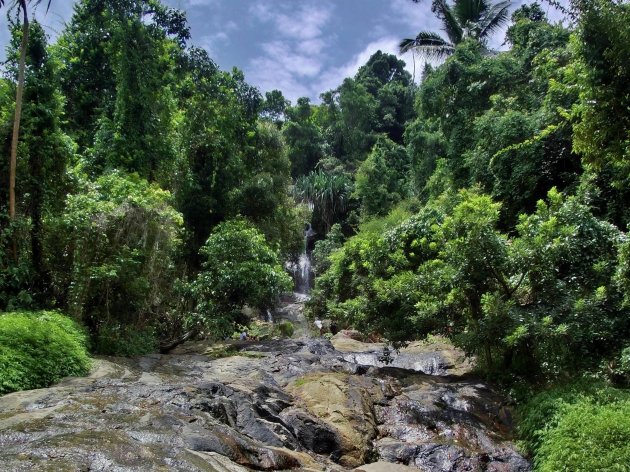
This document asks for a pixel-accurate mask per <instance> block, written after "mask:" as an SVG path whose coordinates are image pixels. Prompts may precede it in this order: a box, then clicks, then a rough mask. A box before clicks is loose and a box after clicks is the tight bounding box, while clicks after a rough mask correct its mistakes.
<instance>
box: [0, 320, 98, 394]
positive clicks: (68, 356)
mask: <svg viewBox="0 0 630 472" xmlns="http://www.w3.org/2000/svg"><path fill="white" fill-rule="evenodd" d="M89 369H90V359H89V357H88V354H87V349H86V337H85V334H84V333H83V331H82V330H81V329H80V328H79V326H78V325H77V324H76V323H75V322H74V321H73V320H71V319H70V318H68V317H66V316H63V315H61V314H59V313H55V312H50V311H38V312H13V313H5V314H2V315H0V394H5V393H9V392H13V391H16V390H29V389H33V388H42V387H47V386H49V385H51V384H53V383H54V382H57V381H58V380H60V379H62V378H63V377H66V376H69V375H76V376H78V375H85V374H87V373H88V371H89Z"/></svg>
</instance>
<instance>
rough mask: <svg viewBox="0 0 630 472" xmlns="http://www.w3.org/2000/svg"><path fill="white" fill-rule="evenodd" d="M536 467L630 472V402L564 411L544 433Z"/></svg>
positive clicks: (550, 471) (551, 471)
mask: <svg viewBox="0 0 630 472" xmlns="http://www.w3.org/2000/svg"><path fill="white" fill-rule="evenodd" d="M535 464H536V470H538V471H540V472H559V471H567V472H569V471H570V472H582V471H583V472H590V471H593V470H608V471H628V470H630V401H624V402H619V403H612V404H609V405H594V404H592V403H590V402H589V401H587V400H582V401H580V402H578V403H576V404H574V405H570V406H567V407H565V408H563V409H562V411H561V413H560V417H559V420H558V424H557V425H556V426H555V427H554V428H551V429H549V430H548V431H546V432H545V433H544V434H543V441H542V443H541V445H540V448H539V449H538V454H537V455H536V461H535Z"/></svg>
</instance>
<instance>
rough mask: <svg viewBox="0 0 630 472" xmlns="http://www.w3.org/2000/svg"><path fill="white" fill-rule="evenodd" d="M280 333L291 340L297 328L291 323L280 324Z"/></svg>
mask: <svg viewBox="0 0 630 472" xmlns="http://www.w3.org/2000/svg"><path fill="white" fill-rule="evenodd" d="M278 331H279V332H280V334H281V335H282V336H284V337H285V338H290V337H291V336H293V333H294V332H295V327H294V326H293V323H291V322H290V321H283V322H282V323H279V324H278Z"/></svg>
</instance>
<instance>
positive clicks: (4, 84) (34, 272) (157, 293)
mask: <svg viewBox="0 0 630 472" xmlns="http://www.w3.org/2000/svg"><path fill="white" fill-rule="evenodd" d="M53 1H54V0H53ZM414 1H415V0H414ZM424 2H425V3H426V4H423V3H422V2H416V3H419V5H417V7H418V8H427V9H428V8H429V0H424ZM10 3H11V2H7V4H6V5H5V4H4V2H0V5H2V7H3V8H2V10H1V11H3V12H4V10H8V11H9V18H10V19H11V22H10V24H11V34H12V40H11V44H10V45H9V47H8V50H7V62H6V63H5V65H4V68H3V72H4V74H3V77H2V79H0V143H1V146H0V148H1V150H2V153H3V155H4V156H6V158H5V159H1V160H0V175H1V176H2V178H1V185H0V311H3V312H6V313H5V314H2V315H0V322H1V321H3V320H9V318H10V317H14V321H13V322H7V323H5V324H6V325H7V326H8V328H3V327H2V326H3V325H2V324H1V323H0V332H2V329H6V330H11V329H15V330H16V332H17V333H18V334H17V335H16V336H23V335H25V333H27V332H29V331H31V332H33V333H35V334H34V336H45V333H44V332H45V330H42V333H44V334H42V333H39V331H37V330H33V329H32V328H29V327H28V326H30V325H29V323H32V320H33V317H35V318H38V319H45V320H46V321H47V322H54V320H55V319H57V317H61V315H59V314H56V313H51V312H50V310H54V311H59V312H61V313H64V314H65V315H67V316H68V317H70V318H71V319H72V320H73V321H70V320H66V321H62V323H69V324H68V325H67V330H68V332H69V333H71V334H69V336H71V338H72V339H71V342H72V343H73V344H72V346H71V348H72V349H71V350H72V352H73V353H76V358H77V359H78V361H77V363H76V365H75V366H73V369H72V370H71V371H69V372H66V373H63V372H60V373H59V375H57V376H56V377H54V378H47V379H45V380H43V381H40V380H37V379H36V380H33V379H29V380H28V381H27V380H21V379H22V377H20V376H21V375H26V374H23V373H21V372H22V371H23V370H24V367H23V364H24V363H23V362H22V357H21V356H24V355H31V354H32V353H31V354H29V353H26V354H25V353H24V352H22V351H21V350H20V349H21V348H20V343H14V344H10V343H8V341H7V342H6V345H0V393H3V392H8V391H12V390H17V389H21V388H30V387H36V386H43V385H45V384H47V383H50V382H52V381H55V380H57V379H58V378H59V377H60V376H63V375H65V374H68V373H72V374H77V373H81V372H85V371H86V368H87V367H86V361H85V358H84V354H83V352H82V351H81V349H85V347H86V346H89V349H90V350H91V352H93V353H95V354H113V355H137V354H143V353H147V352H154V351H156V350H158V349H159V348H160V346H162V347H165V346H168V345H170V344H172V343H177V342H179V341H182V340H184V339H189V338H191V337H195V336H210V337H213V338H216V339H219V338H223V337H225V336H228V335H230V334H232V332H234V330H235V326H236V325H237V324H239V323H242V324H245V323H246V320H245V321H244V318H243V317H244V314H243V310H242V309H243V307H244V306H249V307H251V308H253V309H255V310H258V311H259V312H261V313H264V312H266V310H267V309H270V308H272V307H273V306H274V304H275V303H276V302H277V301H278V299H279V297H280V295H281V294H282V293H284V292H287V291H291V287H292V280H291V277H290V273H289V271H288V270H287V267H288V266H289V265H290V264H289V263H290V262H291V261H296V260H297V258H298V256H299V254H300V253H301V252H302V251H303V250H304V228H305V225H308V224H311V225H312V230H313V232H314V233H315V238H314V239H315V240H316V242H315V244H314V249H313V250H312V258H313V267H314V272H315V275H316V279H315V280H316V283H315V288H314V290H313V292H312V294H311V299H310V301H309V302H308V303H307V313H308V315H309V316H311V317H312V318H320V319H330V320H332V322H333V323H334V324H335V325H337V326H338V327H340V328H353V329H358V330H360V331H361V332H363V333H365V334H369V335H372V336H375V337H379V338H381V339H383V340H385V341H386V342H387V343H388V345H389V346H390V347H393V348H394V349H396V348H400V347H401V346H403V345H405V343H406V342H409V341H413V340H419V339H424V338H426V337H427V336H436V335H440V336H444V337H446V338H448V339H450V341H452V342H453V343H454V344H455V345H456V346H458V347H460V348H462V349H463V350H464V351H465V352H466V353H467V354H468V355H470V356H471V357H472V358H474V359H476V363H477V366H478V367H477V369H478V372H479V374H480V375H483V376H485V377H487V378H490V379H492V380H493V381H495V382H497V383H499V384H500V385H502V387H503V388H504V389H505V390H506V391H509V392H510V393H511V394H512V395H513V396H514V398H515V399H516V400H517V401H519V402H520V403H521V405H522V409H521V412H522V416H523V426H522V430H521V432H522V438H523V440H524V448H525V449H526V450H527V451H529V452H530V453H537V454H538V455H537V456H536V457H537V459H536V466H537V467H538V469H539V470H545V471H547V470H549V471H553V470H578V469H576V468H572V466H570V465H568V466H567V465H566V464H570V462H568V461H570V460H575V461H577V462H576V463H578V462H580V463H581V465H580V467H586V468H583V469H580V470H596V469H597V467H600V466H601V467H604V468H602V469H601V470H628V469H627V468H624V467H627V464H628V462H630V450H629V449H628V441H629V440H630V423H629V420H628V418H627V415H625V416H624V415H623V414H622V412H623V411H627V409H628V405H630V396H628V393H627V390H625V388H626V387H628V383H629V382H630V293H629V289H630V241H628V237H627V234H626V232H627V229H628V224H629V223H630V191H629V189H630V186H629V183H630V182H629V180H628V179H629V177H630V95H629V92H628V91H629V90H630V6H629V5H628V3H627V2H625V1H621V0H571V2H570V4H569V5H568V7H566V10H565V11H564V14H565V17H566V20H565V22H564V23H563V24H552V23H550V22H549V21H548V20H547V18H546V15H545V12H544V11H545V9H543V8H542V7H541V6H540V5H539V4H537V3H531V4H526V5H523V6H521V7H520V8H518V9H517V10H516V11H514V13H513V14H512V15H511V18H510V17H509V16H508V13H507V12H508V7H509V4H508V3H497V4H496V5H493V4H492V3H487V2H485V1H484V2H472V1H470V0H456V1H455V2H454V3H450V2H446V1H445V0H434V1H433V2H432V11H433V13H434V14H435V15H436V16H437V17H438V18H439V19H440V20H441V21H442V22H443V24H444V32H445V34H446V37H443V36H440V35H439V34H437V32H420V34H419V35H418V37H417V38H413V39H406V40H403V38H401V41H402V42H401V52H406V51H413V52H414V58H415V60H416V61H417V62H418V64H420V63H422V64H424V61H423V59H426V58H428V59H430V61H429V62H427V63H426V65H424V67H423V68H420V67H418V77H415V78H414V77H412V75H411V74H410V73H409V72H407V70H406V68H405V64H404V62H403V61H402V60H401V59H400V58H399V57H397V56H394V55H390V54H386V53H383V52H381V51H379V52H377V53H375V54H374V55H372V57H371V58H370V59H369V61H368V62H367V63H366V64H364V65H363V66H362V67H361V68H360V69H359V70H358V72H357V73H356V74H355V75H354V77H348V78H346V79H345V80H344V81H343V83H341V84H339V86H338V87H337V88H335V89H333V90H329V91H326V92H324V93H322V95H321V97H320V102H318V103H312V102H311V101H310V100H309V99H308V98H306V97H304V98H300V99H298V100H297V102H296V103H294V104H293V103H290V102H289V101H288V100H287V99H285V97H284V96H283V94H282V91H280V90H274V91H271V92H266V93H264V94H263V93H261V92H260V91H259V90H258V89H256V88H255V87H253V86H251V85H249V84H248V83H247V81H246V78H245V77H244V75H243V73H242V72H240V71H239V70H237V69H234V70H232V71H223V70H220V68H219V67H218V66H217V65H216V64H215V62H213V60H212V58H211V57H209V55H208V53H207V52H206V51H204V50H203V49H200V48H197V47H195V46H194V45H193V44H192V42H191V40H190V32H189V29H188V26H187V22H186V18H185V14H184V13H183V12H181V11H178V10H174V9H171V8H168V7H166V6H164V5H163V4H162V3H160V1H159V0H123V1H116V2H111V1H105V0H81V1H79V2H78V3H77V5H76V7H75V12H74V15H73V16H72V19H71V20H70V22H69V23H68V24H67V26H66V28H65V29H64V30H63V31H62V32H61V34H60V36H59V37H58V39H57V40H56V41H55V42H54V43H49V42H48V38H47V35H46V34H45V32H44V29H43V28H42V26H41V25H40V24H38V23H37V22H36V21H32V22H30V25H29V26H28V29H26V28H24V18H25V16H24V13H25V12H30V9H31V8H32V7H33V4H31V3H29V2H19V1H18V2H15V3H16V5H17V7H16V8H13V9H10V8H8V7H10ZM32 3H36V2H32ZM44 3H46V2H44ZM552 3H553V4H555V2H552ZM561 8H562V7H561ZM502 25H506V26H507V33H506V35H505V44H506V47H507V49H506V50H504V51H501V52H498V51H494V50H492V49H491V48H490V47H489V42H488V40H489V38H491V37H493V35H495V34H497V32H498V31H499V30H500V28H499V27H500V26H502ZM26 31H28V36H27V41H26V42H25V41H23V40H24V38H25V36H24V33H25V32H26ZM21 56H22V57H23V59H24V66H25V67H24V69H23V73H24V87H23V94H22V93H21V91H20V90H21V87H19V86H18V84H19V82H20V75H21V70H22V67H21ZM420 69H422V70H420ZM414 79H415V80H414ZM20 95H22V99H21V101H22V104H21V107H20V108H21V122H20V123H19V139H18V141H16V140H15V135H16V133H15V131H16V122H15V120H14V117H15V112H16V103H19V101H20V100H17V101H16V96H18V97H19V96H20ZM15 143H17V148H16V160H15V165H14V164H13V161H12V159H10V158H9V156H10V155H11V148H12V145H15ZM12 175H15V185H14V187H15V191H14V192H13V191H12V187H13V185H12V183H11V181H12V177H11V176H12ZM12 201H15V205H13V204H12V203H11V202H12ZM51 320H52V321H51ZM64 320H65V318H64ZM70 324H71V326H70ZM64 326H66V325H64ZM7 332H9V331H7ZM19 333H21V334H19ZM37 333H39V334H37ZM12 336H13V335H11V336H8V335H7V336H6V338H3V337H2V334H0V341H2V340H3V339H10V338H11V337H12ZM40 341H41V339H40ZM38 342H39V341H38ZM68 342H70V341H68ZM3 343H4V341H3ZM44 344H46V343H45V342H44V343H43V344H41V345H44ZM33 345H34V346H40V344H37V343H35V344H33ZM38 349H39V348H38ZM71 355H74V354H71ZM2 369H5V370H4V371H2ZM6 372H8V373H6ZM27 374H28V373H27ZM29 375H30V374H28V375H27V377H28V376H29ZM544 389H551V390H550V391H549V392H547V393H542V394H539V396H533V395H534V394H535V393H537V392H540V391H541V390H544ZM585 412H586V413H585ZM617 412H619V413H617ZM584 414H588V415H592V416H593V418H592V420H590V421H589V425H588V426H587V427H586V428H587V432H586V433H585V434H589V435H591V434H592V436H593V443H594V444H595V446H593V447H594V448H595V449H594V450H596V451H602V450H605V449H610V450H611V451H613V450H614V453H612V455H611V456H610V457H607V458H602V457H600V456H598V457H592V451H591V452H588V450H587V453H586V456H589V455H590V456H589V457H590V459H588V460H592V461H594V462H591V463H588V462H584V461H585V460H587V459H585V458H579V459H576V458H575V457H577V456H571V454H573V453H574V452H575V451H573V449H571V447H573V446H572V444H573V443H574V441H573V440H572V439H571V438H574V437H576V436H575V435H578V436H579V434H582V433H581V432H580V431H581V430H580V426H576V424H575V421H577V420H576V418H580V417H581V416H582V415H584ZM602 425H608V426H606V427H605V428H604V427H603V426H602ZM576 429H577V430H580V431H578V432H576ZM610 431H614V432H615V433H610ZM609 433H610V435H609V436H607V435H608V434H609ZM576 444H581V443H576ZM576 447H578V448H583V446H582V445H579V446H576ZM567 451H568V452H567ZM575 453H576V454H577V452H575ZM580 457H582V456H580ZM598 461H599V462H598ZM606 461H607V462H606ZM615 463H618V464H622V466H621V468H618V469H615V468H614V464H615ZM624 463H625V464H626V466H624V465H623V464H624ZM584 464H587V465H584ZM589 464H590V465H589ZM602 464H603V465H602ZM563 467H565V468H563ZM566 467H568V468H566ZM589 467H591V468H590V469H589ZM605 467H609V468H605ZM597 470H599V469H597Z"/></svg>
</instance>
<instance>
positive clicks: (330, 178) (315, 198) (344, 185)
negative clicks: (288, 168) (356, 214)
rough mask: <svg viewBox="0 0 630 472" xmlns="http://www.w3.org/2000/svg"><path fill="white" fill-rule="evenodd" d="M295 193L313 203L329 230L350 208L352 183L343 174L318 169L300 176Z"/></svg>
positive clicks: (303, 200)
mask: <svg viewBox="0 0 630 472" xmlns="http://www.w3.org/2000/svg"><path fill="white" fill-rule="evenodd" d="M294 193H295V196H296V198H297V199H298V200H300V201H302V202H305V203H308V204H309V205H312V206H313V207H314V209H315V211H316V212H318V213H319V214H320V215H321V218H322V221H323V222H324V225H325V227H326V228H325V230H326V232H328V230H329V229H330V228H331V226H332V225H333V224H334V223H335V221H336V218H337V217H339V216H340V215H341V214H342V213H343V212H344V211H346V209H347V208H348V199H349V198H350V194H351V193H352V183H351V181H350V179H349V178H348V177H346V176H345V175H343V174H335V173H328V172H325V171H323V170H321V169H318V170H316V171H313V172H311V173H310V174H308V175H305V176H302V177H300V178H299V179H298V180H297V182H296V183H295V190H294Z"/></svg>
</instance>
